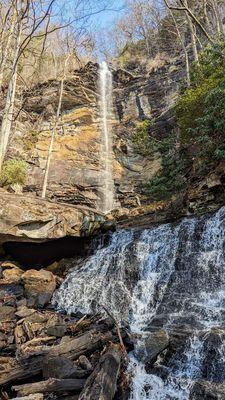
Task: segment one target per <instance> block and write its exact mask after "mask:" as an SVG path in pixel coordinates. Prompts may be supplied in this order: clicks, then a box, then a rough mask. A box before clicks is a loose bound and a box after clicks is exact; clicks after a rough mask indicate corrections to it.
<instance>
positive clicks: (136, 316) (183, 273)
mask: <svg viewBox="0 0 225 400" xmlns="http://www.w3.org/2000/svg"><path fill="white" fill-rule="evenodd" d="M54 302H55V304H56V305H57V307H58V308H59V309H63V310H66V311H67V312H72V311H73V312H76V311H82V312H83V313H91V312H94V311H96V310H98V309H101V305H105V306H106V307H108V308H109V309H110V311H111V312H112V314H113V315H114V316H115V318H116V319H117V320H118V322H120V323H121V324H123V323H125V324H129V326H130V329H131V331H132V332H133V333H134V335H135V337H136V344H135V349H134V351H133V352H132V353H131V354H130V366H129V369H130V371H132V374H133V383H132V388H131V394H130V400H174V399H175V400H188V399H195V398H196V397H192V396H193V393H194V391H195V390H196V384H197V383H198V382H199V381H201V382H204V381H207V382H211V383H213V384H215V383H221V382H223V383H224V381H225V362H224V360H225V208H222V209H220V210H219V211H218V212H217V213H215V214H214V215H211V216H209V217H199V218H188V219H184V220H183V221H182V222H180V223H178V224H165V225H161V226H157V227H154V228H151V229H146V230H143V231H140V230H139V231H135V230H129V231H128V230H124V231H120V232H115V233H114V234H112V237H111V240H110V243H109V244H108V246H106V247H104V248H102V249H98V250H97V252H96V253H95V255H93V256H91V257H90V258H89V259H88V260H87V261H86V262H85V263H84V264H83V266H82V267H81V268H80V269H76V268H75V270H74V271H72V272H71V273H70V274H69V275H68V276H67V278H66V280H65V282H64V283H63V284H62V286H61V288H60V289H59V291H58V293H57V294H56V295H55V298H54ZM162 329H163V330H164V331H166V332H167V334H168V335H169V339H170V346H169V348H168V349H167V350H165V351H164V352H163V353H162V354H161V355H160V356H159V357H158V358H157V360H156V361H155V362H154V363H153V364H150V365H148V363H146V357H147V358H148V344H147V343H148V342H147V339H148V337H149V335H151V334H152V332H158V331H159V330H162ZM143 349H144V353H143ZM143 354H144V357H143ZM214 391H215V389H214ZM197 398H198V399H199V398H200V397H197ZM204 398H205V397H204ZM207 398H208V397H207ZM209 398H211V397H209ZM215 398H220V397H215ZM221 398H222V397H221Z"/></svg>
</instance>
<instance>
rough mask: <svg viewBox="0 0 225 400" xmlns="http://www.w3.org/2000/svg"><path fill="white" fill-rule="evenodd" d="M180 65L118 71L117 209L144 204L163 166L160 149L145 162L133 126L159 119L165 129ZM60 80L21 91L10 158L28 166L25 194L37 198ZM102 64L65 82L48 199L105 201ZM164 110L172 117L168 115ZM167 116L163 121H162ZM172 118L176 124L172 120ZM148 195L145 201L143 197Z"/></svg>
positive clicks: (164, 130)
mask: <svg viewBox="0 0 225 400" xmlns="http://www.w3.org/2000/svg"><path fill="white" fill-rule="evenodd" d="M179 71H180V68H179V66H178V65H170V64H168V63H166V62H165V65H163V66H161V67H160V68H158V69H157V70H153V71H152V72H151V73H149V74H148V75H145V76H133V75H131V74H130V73H128V72H126V71H123V70H118V71H115V72H114V119H113V121H112V130H113V136H114V165H113V169H114V177H115V187H116V207H118V208H119V207H126V208H130V207H136V206H137V205H139V204H140V201H142V198H141V199H140V197H141V191H140V189H139V187H140V182H141V181H143V180H148V179H150V178H151V177H152V176H153V175H154V174H155V173H157V172H158V171H159V169H160V168H161V162H160V157H159V155H158V154H156V156H155V157H153V158H152V159H147V158H145V157H143V156H141V155H140V154H137V152H136V151H135V149H134V146H133V141H132V138H133V133H134V131H135V123H136V122H137V121H141V120H143V119H144V118H151V119H154V120H157V121H158V122H157V124H156V125H155V126H156V129H157V134H165V133H166V134H167V133H168V129H169V125H170V122H169V123H168V118H169V117H168V114H169V110H170V109H171V107H172V106H173V103H174V99H175V97H176V93H177V89H178V82H179V75H180V72H179ZM59 86H60V82H58V81H48V82H46V83H43V84H41V85H39V86H38V87H35V88H33V89H32V91H28V92H26V93H25V94H24V105H23V109H22V112H21V116H20V122H19V123H17V126H16V129H15V133H14V138H13V140H12V141H11V146H10V148H9V152H8V156H21V155H22V157H23V158H24V159H26V161H27V162H28V163H29V166H30V168H29V174H28V179H27V183H26V186H25V191H28V192H34V193H36V194H38V195H40V192H41V186H42V182H43V175H44V168H45V165H46V157H47V152H48V146H49V142H50V135H51V118H52V116H53V115H55V112H56V109H57V104H58V95H59ZM98 92H99V90H98V65H97V64H91V63H89V64H87V65H86V66H85V67H84V68H83V69H81V70H79V71H74V74H73V75H71V76H70V77H69V78H68V79H67V80H66V81H65V85H64V92H63V99H62V117H61V121H60V124H59V126H58V132H57V135H56V138H55V143H54V149H53V155H52V159H51V166H50V174H49V185H48V192H47V196H48V198H50V199H53V200H57V201H63V202H67V203H71V204H80V205H86V206H91V207H97V205H98V204H99V202H100V199H101V181H100V178H99V176H100V168H101V167H100V162H99V158H100V131H101V127H100V116H99V107H98V100H99V98H98V96H99V95H98ZM166 115H167V117H165V116H166ZM165 118H166V124H165ZM172 124H173V123H172V121H171V125H172ZM143 200H144V198H143Z"/></svg>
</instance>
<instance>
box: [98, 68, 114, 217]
mask: <svg viewBox="0 0 225 400" xmlns="http://www.w3.org/2000/svg"><path fill="white" fill-rule="evenodd" d="M99 82H100V115H101V155H100V162H101V168H102V172H101V181H100V187H101V188H102V201H101V204H100V206H99V208H100V210H101V211H102V212H104V213H107V212H109V211H111V210H112V208H113V203H114V181H113V165H112V132H111V123H110V118H112V74H111V72H110V70H109V68H108V65H107V64H106V62H105V61H103V62H102V63H101V65H100V76H99Z"/></svg>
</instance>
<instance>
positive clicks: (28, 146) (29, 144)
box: [24, 131, 39, 151]
mask: <svg viewBox="0 0 225 400" xmlns="http://www.w3.org/2000/svg"><path fill="white" fill-rule="evenodd" d="M38 135H39V132H37V131H29V132H28V133H27V134H26V135H25V137H24V149H25V150H27V151H29V150H32V149H33V147H34V146H35V144H36V143H37V142H38Z"/></svg>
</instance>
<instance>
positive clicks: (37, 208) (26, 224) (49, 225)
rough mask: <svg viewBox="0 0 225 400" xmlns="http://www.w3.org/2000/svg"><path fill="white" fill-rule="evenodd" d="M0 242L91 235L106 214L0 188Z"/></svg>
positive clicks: (103, 221) (103, 220) (99, 225)
mask: <svg viewBox="0 0 225 400" xmlns="http://www.w3.org/2000/svg"><path fill="white" fill-rule="evenodd" d="M0 204H1V209H0V233H1V236H0V242H2V243H3V242H6V241H9V240H17V241H18V240H21V241H39V242H41V241H46V240H50V239H59V238H62V237H65V236H77V237H78V236H83V235H90V234H92V233H93V232H94V231H95V230H97V229H100V228H101V226H103V225H104V223H105V220H106V218H105V217H104V216H103V215H102V214H101V213H99V212H98V211H97V210H94V209H91V208H88V207H81V206H73V205H68V204H62V203H54V202H51V201H47V200H43V199H41V198H39V197H34V196H29V195H15V194H12V193H8V192H6V191H4V190H2V189H0Z"/></svg>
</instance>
